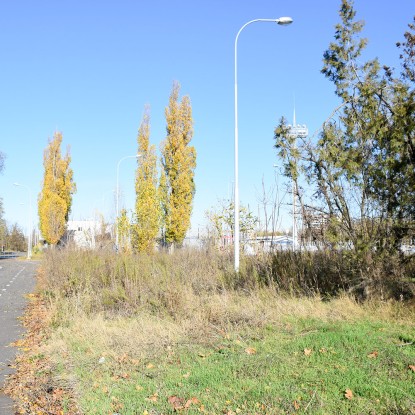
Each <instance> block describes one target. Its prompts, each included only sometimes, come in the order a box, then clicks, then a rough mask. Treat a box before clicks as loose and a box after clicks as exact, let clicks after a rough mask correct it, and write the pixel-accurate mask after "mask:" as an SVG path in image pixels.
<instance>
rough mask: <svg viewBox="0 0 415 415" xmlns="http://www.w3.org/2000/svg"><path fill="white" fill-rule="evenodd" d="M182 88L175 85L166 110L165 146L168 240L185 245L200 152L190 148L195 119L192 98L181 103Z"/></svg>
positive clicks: (183, 99) (165, 224) (163, 158)
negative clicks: (197, 152)
mask: <svg viewBox="0 0 415 415" xmlns="http://www.w3.org/2000/svg"><path fill="white" fill-rule="evenodd" d="M179 92H180V85H179V84H178V83H174V85H173V89H172V92H171V94H170V99H169V106H168V107H167V108H166V111H165V115H166V123H167V126H166V132H167V137H166V139H165V140H164V142H163V144H162V149H161V153H162V157H161V163H162V166H163V171H162V177H161V180H160V182H161V184H162V185H161V186H160V188H161V190H162V191H163V195H162V196H161V198H162V206H163V214H164V218H163V225H164V239H165V242H166V243H167V244H169V245H171V244H176V245H181V244H182V243H183V240H184V238H185V236H186V232H187V231H188V229H189V228H190V217H191V214H192V204H193V197H194V194H195V183H194V170H195V168H196V150H195V148H194V147H193V146H191V145H190V142H191V140H192V137H193V118H192V108H191V104H190V98H189V97H188V96H184V97H183V98H182V100H181V101H179Z"/></svg>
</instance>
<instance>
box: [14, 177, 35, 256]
mask: <svg viewBox="0 0 415 415" xmlns="http://www.w3.org/2000/svg"><path fill="white" fill-rule="evenodd" d="M13 184H14V185H15V186H19V187H24V188H25V189H27V192H28V193H29V226H28V230H27V259H30V258H32V194H31V192H30V189H29V187H28V186H26V185H24V184H20V183H13Z"/></svg>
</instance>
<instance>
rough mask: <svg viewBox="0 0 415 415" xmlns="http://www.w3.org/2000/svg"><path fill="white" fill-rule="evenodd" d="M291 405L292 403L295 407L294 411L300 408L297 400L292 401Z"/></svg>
mask: <svg viewBox="0 0 415 415" xmlns="http://www.w3.org/2000/svg"><path fill="white" fill-rule="evenodd" d="M293 405H294V409H295V410H296V411H298V410H299V409H300V404H299V403H298V402H297V401H294V402H293Z"/></svg>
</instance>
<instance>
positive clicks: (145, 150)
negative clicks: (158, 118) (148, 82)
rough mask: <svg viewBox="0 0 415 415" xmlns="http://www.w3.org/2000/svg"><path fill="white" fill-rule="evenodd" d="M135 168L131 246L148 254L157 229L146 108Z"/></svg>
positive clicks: (152, 150)
mask: <svg viewBox="0 0 415 415" xmlns="http://www.w3.org/2000/svg"><path fill="white" fill-rule="evenodd" d="M137 144H138V153H139V154H141V157H140V158H139V159H138V166H137V170H136V177H135V192H136V201H135V212H134V213H135V214H134V216H135V224H134V225H133V226H132V231H133V232H132V233H133V235H132V236H133V237H132V245H133V248H134V250H135V251H138V252H149V253H150V252H152V251H153V249H154V242H155V239H156V237H157V233H158V231H159V228H160V215H161V209H160V202H159V195H158V188H157V156H156V148H155V146H154V145H150V115H149V110H148V108H146V110H145V113H144V116H143V120H142V122H141V125H140V128H139V130H138V136H137Z"/></svg>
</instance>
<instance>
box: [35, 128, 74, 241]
mask: <svg viewBox="0 0 415 415" xmlns="http://www.w3.org/2000/svg"><path fill="white" fill-rule="evenodd" d="M61 144H62V133H59V132H56V133H55V134H54V135H53V139H52V140H49V144H48V146H47V147H46V149H45V151H44V153H43V166H44V169H45V172H44V176H43V187H42V191H41V193H40V195H39V202H38V211H39V222H40V230H41V232H42V236H43V238H44V239H45V240H46V242H48V243H49V244H51V245H56V244H57V243H58V242H59V240H60V239H61V238H62V236H63V234H64V233H65V229H66V223H67V222H68V218H69V213H70V211H71V205H72V194H73V193H75V191H76V185H75V183H74V181H73V171H72V169H71V168H70V162H71V157H70V155H69V149H68V150H67V152H66V155H65V157H62V155H61Z"/></svg>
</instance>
